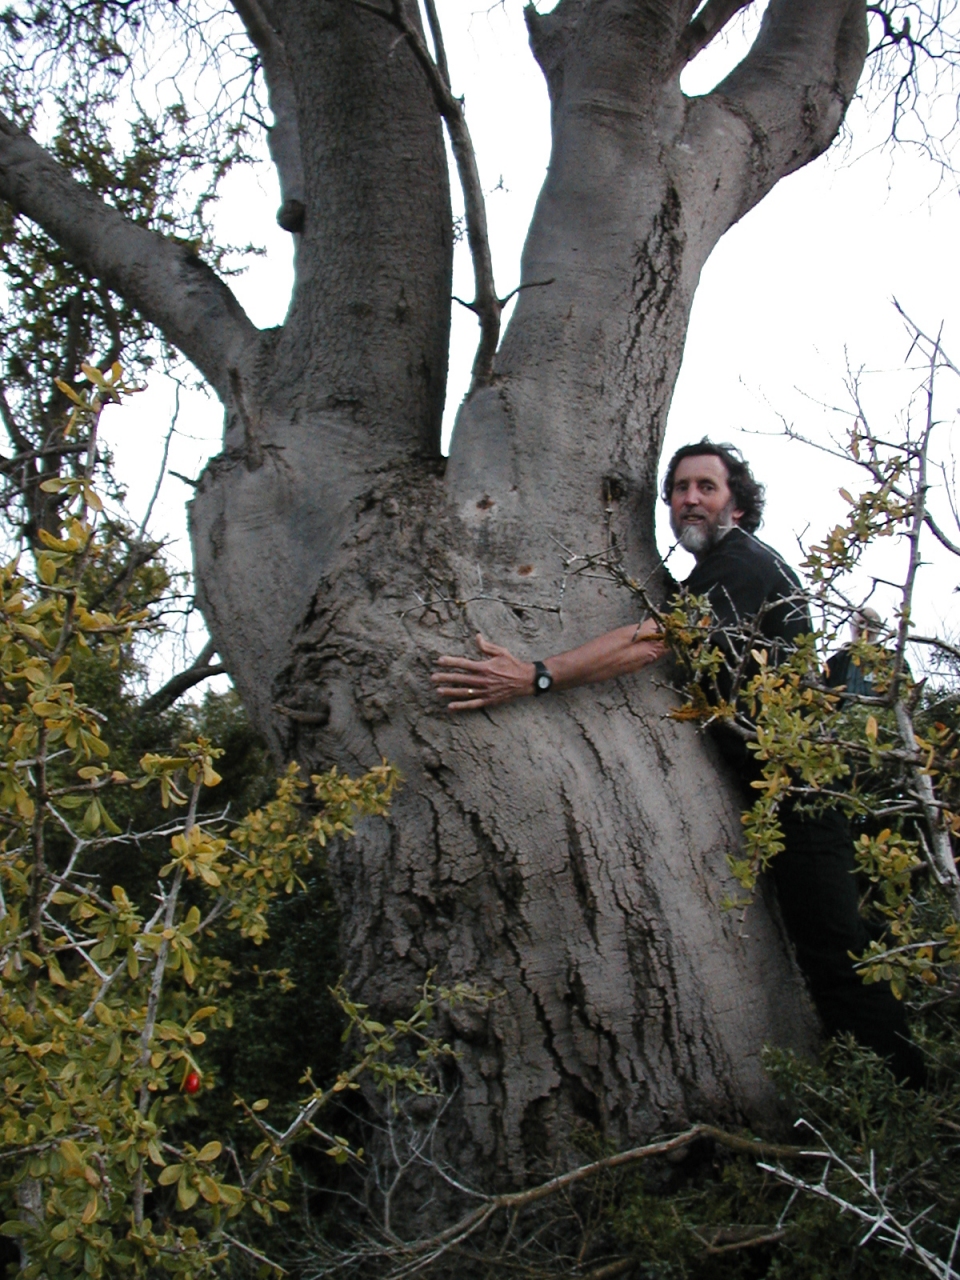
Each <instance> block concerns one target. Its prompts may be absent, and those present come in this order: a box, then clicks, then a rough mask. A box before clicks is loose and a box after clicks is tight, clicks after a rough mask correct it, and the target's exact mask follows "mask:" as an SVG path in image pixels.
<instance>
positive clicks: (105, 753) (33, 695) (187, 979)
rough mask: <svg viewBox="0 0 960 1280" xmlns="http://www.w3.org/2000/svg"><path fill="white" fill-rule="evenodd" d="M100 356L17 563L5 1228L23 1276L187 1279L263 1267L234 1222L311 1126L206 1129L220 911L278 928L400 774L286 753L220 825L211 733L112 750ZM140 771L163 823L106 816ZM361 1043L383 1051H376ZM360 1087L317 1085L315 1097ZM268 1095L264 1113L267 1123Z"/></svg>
mask: <svg viewBox="0 0 960 1280" xmlns="http://www.w3.org/2000/svg"><path fill="white" fill-rule="evenodd" d="M85 372H86V374H87V377H88V379H89V382H90V389H89V391H88V392H87V393H86V394H82V393H80V392H78V391H76V390H75V389H74V388H71V387H66V386H63V387H62V388H61V389H62V390H63V391H64V393H65V394H66V395H68V397H69V398H70V399H71V401H72V402H73V411H72V416H71V419H70V422H69V424H68V426H67V433H68V434H75V435H77V436H78V437H79V438H81V440H82V441H83V442H85V444H86V455H87V465H86V468H85V469H83V470H80V471H79V472H78V474H77V475H76V476H74V477H73V478H68V479H64V478H56V479H52V480H50V481H47V482H45V483H47V484H48V485H49V486H50V488H51V491H56V492H58V493H59V494H60V495H62V497H63V504H62V507H61V511H62V527H61V529H60V530H59V531H58V532H57V533H56V534H55V533H51V532H49V531H42V532H41V534H40V538H41V540H42V542H43V544H44V550H43V551H42V552H40V553H38V555H37V557H36V574H35V575H33V574H31V573H30V572H29V570H28V569H27V568H26V567H25V566H24V565H23V564H20V563H18V562H17V561H13V562H11V563H10V564H7V565H6V566H4V567H3V569H2V571H0V682H2V693H0V697H2V699H3V700H2V702H0V971H2V979H3V981H2V988H0V1080H2V1083H3V1089H2V1093H0V1160H2V1164H0V1174H2V1181H0V1199H2V1202H3V1205H2V1207H3V1209H4V1214H3V1216H4V1218H5V1221H4V1223H3V1227H2V1230H3V1232H4V1233H5V1234H6V1235H8V1236H11V1237H14V1238H15V1240H16V1241H17V1243H18V1246H19V1249H20V1258H21V1274H22V1275H23V1276H24V1277H27V1278H31V1277H39V1276H44V1277H48V1278H49V1280H56V1278H57V1277H67V1276H70V1277H73V1276H76V1275H78V1274H86V1275H88V1276H91V1277H100V1276H107V1275H113V1274H116V1273H118V1272H120V1271H123V1272H124V1273H129V1274H130V1275H134V1276H136V1275H147V1274H151V1275H153V1274H157V1273H158V1272H159V1271H163V1272H166V1273H169V1274H172V1275H180V1276H184V1277H194V1276H201V1275H205V1274H212V1273H213V1272H214V1271H215V1270H216V1269H217V1268H218V1267H219V1266H220V1265H221V1263H222V1261H223V1259H224V1258H225V1256H226V1254H227V1252H228V1251H230V1250H231V1249H238V1250H240V1251H241V1252H243V1253H245V1254H246V1255H247V1256H249V1257H251V1258H253V1259H255V1260H258V1261H264V1260H263V1258H262V1256H261V1255H260V1254H259V1253H258V1251H257V1250H256V1249H254V1248H252V1246H250V1245H249V1244H246V1243H244V1242H243V1241H242V1240H240V1239H239V1238H238V1237H237V1236H236V1234H235V1232H236V1229H237V1228H236V1225H235V1224H234V1220H235V1219H238V1218H240V1216H241V1215H243V1214H244V1213H246V1212H248V1211H250V1210H253V1211H255V1212H256V1213H257V1214H258V1215H259V1217H260V1218H261V1219H264V1220H266V1221H268V1222H269V1221H271V1220H272V1218H273V1216H274V1215H275V1214H276V1213H277V1212H283V1211H284V1210H285V1209H286V1205H285V1203H284V1201H283V1200H282V1198H281V1186H282V1183H283V1181H284V1179H285V1177H286V1176H287V1175H288V1173H289V1154H288V1149H289V1145H290V1142H291V1141H292V1140H293V1139H294V1138H295V1137H296V1136H297V1135H298V1134H299V1133H301V1132H303V1131H304V1125H303V1124H302V1123H301V1124H300V1125H299V1127H298V1126H297V1125H296V1124H294V1125H292V1126H288V1131H287V1132H286V1134H285V1135H274V1134H273V1133H272V1131H270V1130H269V1129H266V1132H267V1133H268V1134H269V1139H268V1140H267V1141H266V1144H265V1142H264V1139H263V1135H262V1132H260V1131H258V1125H259V1129H260V1130H263V1129H264V1126H263V1125H262V1122H261V1121H258V1122H257V1123H254V1124H252V1127H251V1147H253V1148H254V1150H253V1153H252V1154H250V1155H249V1156H248V1157H246V1158H245V1157H244V1154H243V1153H242V1152H240V1153H238V1152H232V1153H231V1156H230V1163H229V1164H228V1162H227V1158H226V1156H225V1153H224V1149H223V1147H222V1145H221V1143H220V1142H219V1141H216V1140H210V1139H209V1138H207V1140H203V1138H202V1137H198V1141H197V1144H192V1143H191V1142H190V1141H189V1136H190V1134H191V1132H197V1133H198V1134H202V1132H203V1130H202V1127H201V1120H202V1106H203V1098H204V1094H205V1092H206V1091H207V1090H208V1089H210V1088H211V1087H213V1084H214V1081H213V1079H212V1077H211V1073H210V1072H209V1071H207V1070H205V1066H204V1059H203V1052H204V1043H205V1040H206V1037H207V1032H208V1030H209V1029H210V1028H212V1027H216V1026H218V1025H222V1024H223V1023H224V1021H225V1020H226V1018H227V1015H226V1014H225V1013H224V1011H223V1010H222V1008H221V1002H222V996H223V992H224V987H225V984H226V983H227V981H228V979H229V971H230V966H229V965H228V963H227V962H226V961H225V960H223V959H222V958H220V957H218V956H217V955H216V954H215V953H214V952H213V951H212V950H211V947H212V946H213V945H214V944H215V937H214V935H213V933H212V932H211V925H213V923H214V922H215V921H220V922H221V923H222V924H223V925H224V926H225V927H227V928H229V929H235V930H238V931H240V933H241V934H243V935H245V936H247V937H249V938H250V939H252V940H253V941H254V942H257V941H260V940H262V939H263V938H264V937H265V936H266V932H267V911H268V907H269V904H270V902H271V900H273V899H274V898H275V897H276V896H277V895H278V894H280V893H284V892H286V893H289V892H291V891H292V890H293V889H294V888H295V887H296V885H297V884H298V882H300V877H301V873H302V872H303V869H304V868H305V867H306V866H307V864H309V863H310V861H311V859H313V858H314V857H315V856H316V855H317V853H318V852H319V851H320V850H321V849H322V847H323V846H324V845H325V844H326V842H327V841H328V840H330V839H331V838H333V837H335V836H340V837H349V836H350V835H351V834H352V832H353V824H354V822H355V820H356V818H357V816H359V815H376V814H383V813H384V812H385V811H386V809H387V807H388V806H389V803H390V799H391V796H392V793H393V791H394V789H395V787H396V785H397V783H398V776H397V774H396V772H395V771H394V770H393V769H391V768H390V767H389V766H388V765H385V764H384V765H381V766H380V767H378V768H376V769H373V770H371V771H370V772H369V773H368V774H367V775H365V776H364V777H363V778H360V779H351V778H348V777H344V776H341V775H339V774H337V773H335V772H333V773H330V774H327V775H323V776H322V777H315V778H313V779H312V780H311V783H309V784H308V783H307V782H305V781H304V780H302V779H301V778H300V777H299V775H298V773H297V770H296V768H295V767H291V768H290V769H289V770H288V772H287V773H286V774H285V775H284V776H283V777H282V778H281V779H280V781H279V783H278V787H277V794H276V798H275V799H273V800H272V801H270V802H269V803H268V804H266V805H264V806H263V807H262V808H261V809H259V810H258V811H257V812H255V813H252V814H250V815H248V816H247V817H246V818H244V819H243V820H242V821H240V822H239V823H235V824H231V825H230V826H227V825H225V823H224V822H223V820H222V819H221V820H216V819H214V820H206V819H204V817H203V812H204V803H203V802H204V797H205V794H206V792H207V791H208V789H210V788H213V787H216V785H217V783H218V782H219V781H220V779H219V776H218V774H217V772H216V768H215V762H216V760H217V757H218V755H219V754H220V753H219V752H218V750H217V749H216V748H215V747H214V746H213V745H212V744H211V743H209V742H208V741H206V740H205V739H204V738H202V737H198V738H197V740H195V741H191V742H186V743H183V744H182V745H181V746H180V748H179V749H178V750H176V751H174V752H171V753H170V754H162V753H156V752H154V753H150V754H146V755H144V756H143V758H142V759H141V761H140V766H139V770H138V771H137V772H135V773H133V772H131V773H125V772H123V771H120V770H117V769H114V768H111V765H110V746H109V744H108V742H107V741H106V740H105V738H104V736H103V725H102V723H101V720H102V717H101V716H100V714H99V713H98V712H97V709H96V708H95V707H91V706H88V705H85V704H84V703H83V702H82V700H81V699H80V698H79V696H78V693H77V690H76V687H75V685H74V683H73V682H72V681H71V667H72V665H73V664H74V663H75V662H76V661H77V659H78V657H79V655H81V654H82V653H84V652H90V651H94V652H96V654H97V655H98V657H99V658H100V659H101V660H103V661H110V660H111V657H112V659H113V660H114V661H115V660H117V657H118V655H119V654H120V652H121V649H122V646H124V645H128V644H129V643H130V642H131V639H132V638H133V636H134V635H135V633H136V631H137V629H138V628H139V627H142V626H144V625H146V624H147V623H148V622H149V618H148V615H147V614H146V613H145V612H143V611H139V612H138V611H137V610H135V609H133V608H130V607H126V606H124V607H121V608H120V609H119V610H118V612H116V613H108V612H104V611H101V610H98V609H94V608H91V607H89V606H88V603H87V599H86V591H85V586H84V584H85V582H86V581H87V580H88V579H89V575H90V569H91V566H94V565H95V564H96V563H97V560H98V557H101V556H104V555H106V554H107V550H108V549H107V548H106V547H105V543H104V541H103V539H102V538H101V536H100V534H99V532H98V517H99V514H100V512H101V504H100V500H99V498H98V497H97V495H96V493H95V492H94V490H93V488H92V485H91V482H90V477H91V474H92V467H93V459H94V458H95V454H96V438H97V426H98V422H99V416H100V413H101V410H102V408H103V406H104V405H105V404H107V403H109V402H110V401H119V400H120V399H121V397H123V396H124V395H125V394H126V393H127V391H128V390H129V388H127V387H126V386H125V385H124V383H123V380H122V373H121V370H120V369H119V367H118V366H115V367H114V368H113V370H111V372H110V373H109V374H108V375H104V374H102V373H101V372H100V371H99V370H96V369H93V368H90V367H85ZM127 788H134V789H144V788H154V789H155V791H156V802H157V803H156V822H155V824H154V825H153V826H152V827H151V829H150V830H149V831H139V830H131V829H126V830H125V829H122V828H121V826H120V825H119V823H118V822H117V821H115V820H114V818H113V817H112V816H111V809H112V808H113V804H112V799H115V798H116V797H117V795H118V793H119V792H121V791H123V790H124V789H127ZM308 791H310V792H311V793H312V794H311V804H312V808H311V811H310V813H309V815H308V814H307V813H306V811H305V806H304V803H303V802H304V797H305V795H306V794H307V792H308ZM148 837H149V838H150V839H151V840H153V841H157V840H158V839H160V840H165V841H167V843H168V847H169V854H168V857H167V860H166V862H165V863H164V864H163V865H162V866H160V867H159V870H158V874H157V884H156V888H155V893H154V895H153V897H152V898H150V899H148V900H146V901H141V900H137V896H136V893H135V892H133V891H131V890H130V889H129V887H127V888H125V887H124V885H122V884H114V883H103V882H102V879H101V875H100V869H101V867H102V865H103V863H104V858H105V856H107V855H110V860H111V861H110V865H112V866H114V867H115V866H116V865H117V853H118V850H119V851H123V850H126V851H127V852H128V854H129V857H130V859H131V864H133V860H135V859H137V858H138V857H139V856H141V854H140V850H141V846H142V843H143V841H144V840H145V839H147V838H148ZM141 896H142V895H141ZM350 1016H354V1017H355V1016H356V1011H351V1012H350ZM367 1057H368V1058H369V1059H370V1061H369V1062H367V1064H366V1067H367V1068H369V1067H371V1065H373V1061H374V1058H375V1057H376V1055H375V1054H374V1055H373V1057H371V1055H370V1054H368V1055H367ZM355 1070H356V1069H355ZM350 1082H351V1081H350V1080H348V1078H347V1077H346V1076H344V1077H343V1083H338V1084H336V1085H334V1086H333V1088H332V1089H330V1090H327V1091H324V1090H322V1089H314V1088H313V1086H312V1084H311V1085H310V1090H311V1092H310V1094H309V1096H308V1097H307V1098H306V1099H305V1101H304V1107H303V1108H302V1111H301V1114H304V1113H306V1112H309V1113H310V1114H311V1115H312V1114H313V1113H315V1112H316V1111H317V1110H318V1109H319V1107H320V1106H322V1105H323V1104H324V1102H325V1101H326V1100H327V1099H328V1098H329V1097H331V1096H332V1095H333V1093H334V1092H337V1091H339V1090H342V1089H343V1088H345V1087H347V1085H348V1084H349V1083H350ZM264 1105H265V1101H264V1100H258V1102H257V1103H256V1104H254V1106H253V1107H252V1108H247V1111H248V1113H249V1115H250V1117H251V1118H254V1117H257V1116H258V1114H259V1110H262V1109H263V1106H264ZM258 1109H259V1110H258Z"/></svg>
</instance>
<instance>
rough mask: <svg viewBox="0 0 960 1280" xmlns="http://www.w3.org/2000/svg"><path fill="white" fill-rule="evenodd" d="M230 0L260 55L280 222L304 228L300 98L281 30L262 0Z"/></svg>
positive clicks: (288, 227)
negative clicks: (270, 114) (276, 180)
mask: <svg viewBox="0 0 960 1280" xmlns="http://www.w3.org/2000/svg"><path fill="white" fill-rule="evenodd" d="M231 3H232V5H233V7H234V9H235V10H236V12H237V15H238V16H239V18H240V20H241V22H242V23H243V25H244V27H245V28H246V32H247V35H248V36H249V37H250V39H251V41H252V42H253V45H254V47H255V48H256V50H257V52H258V53H259V55H260V64H261V66H262V68H263V76H264V80H265V81H266V85H267V96H268V100H269V103H270V110H271V111H272V113H273V124H272V126H271V127H270V128H269V129H268V130H267V145H268V146H269V148H270V158H271V159H272V160H273V163H274V165H275V167H276V170H277V177H278V178H279V180H280V198H281V205H280V209H279V210H278V212H277V221H278V222H279V223H280V226H281V227H283V229H284V231H292V232H299V231H300V230H302V228H303V216H304V183H303V156H302V153H301V150H300V125H299V121H298V119H297V98H296V93H295V91H294V87H293V79H292V77H291V75H290V67H289V64H288V62H287V51H286V49H285V48H284V44H283V40H282V39H281V36H280V33H279V32H278V31H277V29H276V27H275V26H274V25H273V24H272V23H271V21H270V18H269V16H268V14H267V13H266V12H265V11H264V9H263V7H262V6H261V4H260V3H259V0H231ZM295 206H298V207H299V209H298V208H296V207H295Z"/></svg>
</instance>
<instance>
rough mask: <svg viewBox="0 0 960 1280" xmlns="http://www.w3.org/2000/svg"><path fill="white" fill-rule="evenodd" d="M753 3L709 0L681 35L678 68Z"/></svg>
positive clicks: (739, 0) (751, 1) (746, 0)
mask: <svg viewBox="0 0 960 1280" xmlns="http://www.w3.org/2000/svg"><path fill="white" fill-rule="evenodd" d="M751 4H753V0H707V3H706V4H705V5H704V6H703V8H702V9H701V10H700V12H699V13H698V14H697V16H696V17H695V18H694V19H693V21H692V22H691V23H689V24H688V25H687V26H686V27H685V28H684V30H683V34H682V35H681V36H680V42H679V44H678V45H677V60H676V68H677V70H678V71H679V70H681V69H682V68H683V67H685V66H686V65H687V63H688V62H690V61H692V60H693V59H694V58H695V57H696V56H697V54H698V53H700V51H701V50H702V49H705V48H706V47H707V45H708V44H709V43H710V41H711V40H712V39H713V38H714V37H715V36H718V35H719V34H720V32H721V31H722V30H723V28H724V27H725V26H726V25H727V23H728V22H729V21H730V20H731V19H732V18H734V17H735V16H736V15H737V14H738V13H739V12H740V10H741V9H746V8H747V7H748V6H749V5H751Z"/></svg>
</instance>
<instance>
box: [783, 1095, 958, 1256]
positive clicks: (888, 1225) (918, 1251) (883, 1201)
mask: <svg viewBox="0 0 960 1280" xmlns="http://www.w3.org/2000/svg"><path fill="white" fill-rule="evenodd" d="M798 1125H799V1126H802V1127H803V1128H806V1129H809V1130H810V1132H811V1133H812V1134H814V1136H815V1137H816V1139H817V1141H818V1142H819V1144H820V1145H821V1146H822V1147H823V1148H824V1151H823V1152H821V1157H825V1159H826V1163H825V1164H824V1168H823V1173H822V1174H821V1176H820V1180H819V1181H818V1182H810V1181H808V1180H806V1179H804V1178H798V1177H797V1176H796V1175H795V1174H792V1173H789V1172H788V1171H787V1170H786V1169H784V1168H783V1166H782V1165H780V1164H776V1165H771V1164H765V1163H762V1162H761V1163H760V1164H759V1166H758V1167H759V1168H760V1169H763V1170H764V1171H765V1172H766V1173H770V1174H772V1175H773V1176H774V1177H775V1178H777V1179H779V1181H780V1182H783V1183H784V1184H785V1185H786V1186H788V1187H794V1188H795V1189H796V1190H798V1191H804V1192H806V1193H807V1195H812V1196H815V1197H817V1199H819V1200H827V1201H829V1202H830V1203H831V1204H833V1205H836V1206H837V1208H838V1209H840V1211H841V1212H842V1213H849V1214H851V1215H852V1216H853V1217H855V1218H858V1219H859V1220H860V1221H861V1222H862V1223H863V1224H864V1226H865V1227H866V1228H867V1230H866V1233H865V1234H864V1236H863V1237H862V1238H861V1240H860V1241H859V1242H858V1243H859V1246H860V1247H861V1248H862V1247H863V1245H865V1244H867V1242H868V1241H870V1240H872V1239H873V1238H874V1237H876V1239H877V1240H879V1241H881V1242H882V1243H883V1244H888V1245H891V1246H893V1248H895V1249H897V1250H898V1251H899V1252H900V1253H901V1255H906V1256H907V1257H911V1258H913V1260H914V1261H915V1262H917V1263H919V1264H920V1266H921V1267H923V1269H924V1270H925V1271H926V1272H927V1273H928V1274H929V1275H932V1276H936V1277H937V1280H958V1277H960V1273H958V1272H957V1271H956V1269H955V1268H954V1265H953V1264H954V1258H955V1256H956V1252H957V1242H958V1239H960V1223H958V1225H957V1228H956V1230H955V1231H954V1232H953V1233H952V1238H951V1239H950V1248H949V1253H948V1254H947V1256H946V1257H940V1256H938V1255H937V1254H935V1253H933V1252H932V1251H931V1250H930V1249H927V1248H926V1247H925V1246H924V1245H922V1244H921V1243H920V1242H919V1241H918V1240H917V1238H916V1235H915V1230H914V1228H915V1227H916V1225H917V1223H918V1222H920V1221H921V1220H923V1221H926V1214H925V1213H921V1214H919V1215H916V1216H915V1217H914V1218H913V1219H912V1220H911V1221H910V1222H904V1221H902V1220H901V1217H900V1216H899V1215H898V1214H897V1212H896V1210H895V1209H893V1208H892V1207H891V1205H890V1204H889V1202H888V1190H889V1189H888V1188H887V1187H879V1186H878V1185H877V1170H876V1161H875V1157H874V1153H873V1151H871V1152H870V1153H869V1155H868V1156H867V1167H866V1169H857V1168H854V1166H853V1165H851V1164H850V1163H849V1162H848V1161H846V1160H844V1159H843V1157H842V1156H840V1155H838V1154H837V1152H836V1151H834V1150H833V1148H832V1147H831V1146H830V1144H829V1143H828V1142H827V1141H826V1139H825V1138H824V1137H823V1135H822V1134H821V1133H820V1132H819V1131H818V1130H817V1129H815V1128H814V1126H813V1125H812V1124H810V1123H809V1122H808V1121H806V1120H800V1121H798ZM834 1169H838V1170H840V1171H842V1173H844V1174H845V1175H846V1177H847V1178H849V1179H850V1181H851V1182H852V1183H853V1185H854V1187H855V1188H856V1189H857V1190H858V1191H859V1192H860V1197H859V1198H858V1199H854V1198H852V1196H851V1194H850V1193H849V1192H845V1193H843V1194H839V1193H837V1192H836V1191H833V1190H832V1189H831V1188H830V1186H829V1185H828V1182H829V1178H830V1175H831V1173H833V1171H834Z"/></svg>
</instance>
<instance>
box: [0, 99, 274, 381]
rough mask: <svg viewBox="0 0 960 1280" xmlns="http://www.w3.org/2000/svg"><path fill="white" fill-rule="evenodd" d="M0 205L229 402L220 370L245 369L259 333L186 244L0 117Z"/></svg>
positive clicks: (226, 378)
mask: <svg viewBox="0 0 960 1280" xmlns="http://www.w3.org/2000/svg"><path fill="white" fill-rule="evenodd" d="M0 199H3V200H6V201H7V203H8V204H10V205H12V207H13V209H14V210H15V211H16V212H17V213H21V214H24V215H26V217H28V218H30V219H31V220H32V221H34V222H36V223H37V224H38V225H39V226H41V227H42V228H43V229H44V231H46V232H47V234H48V235H50V236H52V237H53V239H54V240H56V241H57V242H58V244H59V245H60V246H61V248H62V249H63V250H64V252H65V253H66V254H67V255H68V256H69V257H70V259H71V260H72V261H73V262H74V263H76V265H77V266H79V267H80V268H81V269H82V270H84V271H87V272H89V273H90V275H92V276H94V277H96V278H97V279H98V280H100V281H102V282H103V284H105V285H106V286H107V287H108V288H110V289H112V290H113V291H114V292H115V293H118V294H120V296H121V297H123V298H125V299H126V301H127V302H129V303H130V305H131V306H134V307H136V308H137V310H138V311H139V312H140V313H141V315H143V316H144V317H145V318H146V319H147V320H149V321H150V322H151V323H152V324H155V325H156V326H157V328H158V329H160V331H161V332H162V333H163V335H164V337H165V338H166V339H167V340H168V341H169V342H171V343H172V344H173V345H174V346H176V347H179V349H180V350H181V351H182V352H183V354H184V355H185V356H186V357H187V358H188V359H189V360H191V361H192V362H193V363H194V364H195V365H196V366H197V368H198V369H199V370H200V372H201V373H202V374H203V375H204V377H205V378H206V379H207V380H208V382H210V384H211V385H212V386H213V387H214V389H215V390H216V391H217V393H218V394H219V395H220V397H221V399H222V400H226V399H227V398H228V397H229V379H228V373H227V370H228V369H229V368H230V367H231V366H232V367H237V366H238V365H242V364H243V363H244V355H245V353H246V351H247V350H248V348H249V347H250V346H251V345H252V344H253V343H254V342H255V341H256V340H257V337H258V331H257V330H256V328H254V326H253V325H252V324H251V322H250V320H249V319H248V318H247V316H246V314H245V313H244V311H243V309H242V308H241V306H240V304H239V303H238V302H237V300H236V298H235V297H234V296H233V294H232V293H231V292H230V290H229V289H228V288H227V286H226V285H225V284H224V283H223V281H222V280H221V279H220V278H219V277H218V276H217V275H216V273H215V272H214V271H212V270H211V269H210V267H208V266H207V265H206V264H205V263H203V262H201V261H200V260H199V258H197V257H196V255H195V254H194V253H193V251H192V250H191V248H190V247H189V246H188V245H183V244H178V243H176V242H175V241H173V240H168V239H166V238H165V237H164V236H161V235H158V234H157V233H156V232H154V231H148V230H147V229H146V228H145V227H140V226H137V225H136V224H135V223H133V222H130V221H129V219H127V218H125V217H124V216H123V215H122V214H121V213H119V212H118V211H117V210H116V209H114V208H112V207H111V206H110V205H108V204H107V203H106V202H105V201H103V200H101V199H100V198H99V197H97V196H95V195H94V194H93V193H92V192H90V191H88V190H87V188H86V187H84V186H82V185H81V184H80V183H79V182H77V181H75V180H74V179H73V178H72V177H71V176H70V175H69V174H68V173H67V172H66V170H65V169H63V168H62V166H61V165H59V164H58V163H57V162H56V161H55V160H54V159H53V157H52V156H50V155H49V153H48V152H47V151H45V150H44V148H43V147H41V146H39V145H38V144H37V143H36V142H34V140H33V139H32V138H31V137H29V136H28V135H27V134H26V133H24V132H23V131H22V130H20V129H18V128H17V126H16V125H15V124H13V122H12V121H11V120H9V119H8V118H7V117H6V116H5V115H3V114H2V113H0Z"/></svg>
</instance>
